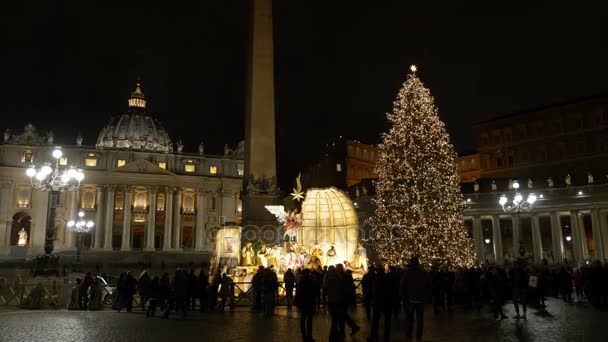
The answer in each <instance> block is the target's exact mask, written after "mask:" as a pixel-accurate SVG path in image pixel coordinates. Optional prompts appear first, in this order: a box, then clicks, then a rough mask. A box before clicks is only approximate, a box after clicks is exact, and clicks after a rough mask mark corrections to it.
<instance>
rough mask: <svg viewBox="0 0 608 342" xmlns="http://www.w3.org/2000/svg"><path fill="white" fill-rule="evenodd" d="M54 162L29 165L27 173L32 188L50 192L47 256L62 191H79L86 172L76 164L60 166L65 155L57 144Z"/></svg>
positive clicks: (50, 248)
mask: <svg viewBox="0 0 608 342" xmlns="http://www.w3.org/2000/svg"><path fill="white" fill-rule="evenodd" d="M52 156H53V158H54V159H55V161H54V162H45V163H43V164H42V165H41V166H40V167H39V168H36V166H35V165H32V166H31V167H29V168H28V169H27V170H26V171H25V174H26V175H27V176H28V177H29V178H30V183H31V184H32V188H33V189H35V190H38V191H45V192H48V193H49V211H48V215H47V220H46V239H45V241H44V251H45V253H46V255H47V256H50V255H51V253H52V252H53V249H54V246H53V242H54V240H55V209H56V208H57V199H58V197H59V193H60V192H65V191H71V192H73V191H77V190H78V188H79V187H80V182H81V181H82V180H83V179H84V173H83V172H82V170H80V169H76V168H75V167H74V166H66V167H65V168H64V169H63V170H60V168H59V166H60V165H59V160H60V159H61V157H62V156H63V152H62V151H61V147H59V146H55V149H54V150H53V153H52Z"/></svg>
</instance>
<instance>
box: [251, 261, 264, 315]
mask: <svg viewBox="0 0 608 342" xmlns="http://www.w3.org/2000/svg"><path fill="white" fill-rule="evenodd" d="M263 283H264V266H260V267H258V271H257V272H256V273H255V274H254V275H253V278H251V291H252V293H253V294H252V296H253V309H254V310H256V311H262V285H263Z"/></svg>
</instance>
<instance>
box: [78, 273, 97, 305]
mask: <svg viewBox="0 0 608 342" xmlns="http://www.w3.org/2000/svg"><path fill="white" fill-rule="evenodd" d="M94 282H95V281H94V280H93V277H92V276H91V272H87V273H86V275H85V276H84V279H83V281H82V283H81V284H80V289H79V291H78V305H79V306H80V310H87V309H88V306H89V289H90V288H91V286H93V283H94Z"/></svg>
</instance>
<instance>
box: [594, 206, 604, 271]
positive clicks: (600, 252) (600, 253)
mask: <svg viewBox="0 0 608 342" xmlns="http://www.w3.org/2000/svg"><path fill="white" fill-rule="evenodd" d="M591 227H592V230H593V241H594V242H595V259H598V260H602V261H603V260H604V238H605V237H604V236H602V228H601V226H600V212H599V210H598V209H597V208H595V209H591Z"/></svg>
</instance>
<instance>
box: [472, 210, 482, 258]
mask: <svg viewBox="0 0 608 342" xmlns="http://www.w3.org/2000/svg"><path fill="white" fill-rule="evenodd" d="M473 243H474V244H475V253H476V254H477V262H478V263H483V262H484V251H483V232H482V230H481V218H480V217H479V216H475V217H473Z"/></svg>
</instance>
